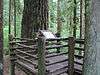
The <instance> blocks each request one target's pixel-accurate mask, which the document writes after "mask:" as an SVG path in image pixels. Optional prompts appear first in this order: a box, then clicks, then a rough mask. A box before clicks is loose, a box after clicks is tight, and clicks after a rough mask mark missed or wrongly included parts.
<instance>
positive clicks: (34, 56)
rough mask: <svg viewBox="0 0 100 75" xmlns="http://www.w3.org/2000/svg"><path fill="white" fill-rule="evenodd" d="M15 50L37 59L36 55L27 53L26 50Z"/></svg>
mask: <svg viewBox="0 0 100 75" xmlns="http://www.w3.org/2000/svg"><path fill="white" fill-rule="evenodd" d="M16 51H17V52H20V53H23V54H25V55H27V56H30V57H33V58H35V59H38V58H37V56H36V55H32V54H29V53H27V52H25V51H21V50H18V49H16Z"/></svg>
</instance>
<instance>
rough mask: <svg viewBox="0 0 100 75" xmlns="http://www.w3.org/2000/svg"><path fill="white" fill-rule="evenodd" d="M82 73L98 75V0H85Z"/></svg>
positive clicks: (99, 14) (99, 60) (99, 32)
mask: <svg viewBox="0 0 100 75" xmlns="http://www.w3.org/2000/svg"><path fill="white" fill-rule="evenodd" d="M85 5H86V14H85V15H86V16H85V18H86V21H85V23H86V27H85V28H86V31H85V33H86V35H85V58H84V71H83V75H100V0H86V1H85Z"/></svg>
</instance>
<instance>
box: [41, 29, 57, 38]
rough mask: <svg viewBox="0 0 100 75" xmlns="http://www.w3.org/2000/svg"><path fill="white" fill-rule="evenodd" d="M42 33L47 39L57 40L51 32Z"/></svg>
mask: <svg viewBox="0 0 100 75" xmlns="http://www.w3.org/2000/svg"><path fill="white" fill-rule="evenodd" d="M41 32H42V34H43V35H44V37H45V38H46V39H50V38H56V36H55V35H54V34H53V33H52V32H50V31H41Z"/></svg>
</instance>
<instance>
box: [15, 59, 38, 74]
mask: <svg viewBox="0 0 100 75" xmlns="http://www.w3.org/2000/svg"><path fill="white" fill-rule="evenodd" d="M16 67H18V68H20V69H21V70H22V71H24V72H25V73H26V74H28V75H37V73H38V72H37V70H35V69H33V68H31V67H29V65H27V64H25V63H23V62H20V61H16Z"/></svg>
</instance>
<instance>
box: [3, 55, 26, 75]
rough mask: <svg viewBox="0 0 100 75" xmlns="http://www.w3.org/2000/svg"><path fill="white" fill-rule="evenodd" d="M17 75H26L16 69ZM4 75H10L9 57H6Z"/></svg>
mask: <svg viewBox="0 0 100 75" xmlns="http://www.w3.org/2000/svg"><path fill="white" fill-rule="evenodd" d="M15 74H16V75H26V74H25V73H24V72H22V71H20V70H19V69H18V68H16V71H15ZM4 75H10V59H9V56H4Z"/></svg>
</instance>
